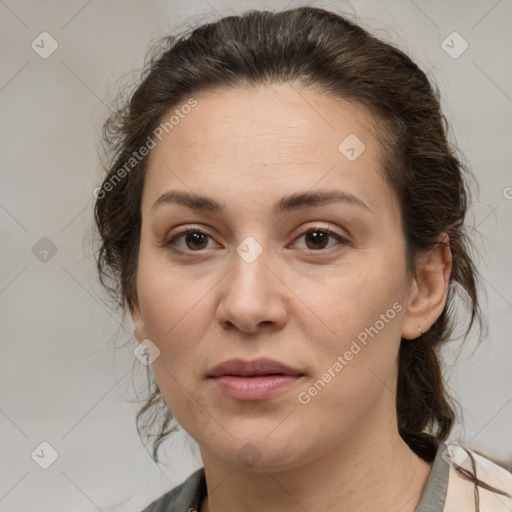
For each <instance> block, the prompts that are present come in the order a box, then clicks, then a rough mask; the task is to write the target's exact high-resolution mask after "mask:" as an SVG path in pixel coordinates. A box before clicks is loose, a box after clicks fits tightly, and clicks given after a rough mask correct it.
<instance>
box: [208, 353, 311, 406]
mask: <svg viewBox="0 0 512 512" xmlns="http://www.w3.org/2000/svg"><path fill="white" fill-rule="evenodd" d="M304 376H305V374H304V373H302V372H301V371H299V370H296V369H294V368H291V367H289V366H286V365H284V364H282V363H279V362H278V361H273V360H271V359H265V358H261V359H255V360H253V361H243V360H241V359H230V360H229V361H225V362H223V363H221V364H219V365H217V366H216V367H215V368H214V369H213V370H212V371H211V372H210V374H209V375H208V378H210V379H212V380H213V381H214V382H215V383H216V384H217V389H219V390H220V391H221V392H222V393H223V394H224V395H225V396H226V397H228V398H231V399H232V400H240V401H250V400H267V399H269V398H272V397H273V396H275V395H277V394H278V393H280V392H282V391H284V390H286V389H288V388H290V387H291V386H292V385H293V384H295V383H296V382H298V381H299V380H300V379H302V377H304Z"/></svg>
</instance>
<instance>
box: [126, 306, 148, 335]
mask: <svg viewBox="0 0 512 512" xmlns="http://www.w3.org/2000/svg"><path fill="white" fill-rule="evenodd" d="M130 314H131V315H132V322H133V329H134V331H133V332H134V334H135V337H136V338H137V341H138V342H139V343H142V342H143V341H144V340H145V339H147V338H148V336H147V333H146V328H145V326H144V322H143V320H142V316H141V314H140V309H139V305H138V304H131V305H130Z"/></svg>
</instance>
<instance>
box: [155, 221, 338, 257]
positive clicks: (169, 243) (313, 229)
mask: <svg viewBox="0 0 512 512" xmlns="http://www.w3.org/2000/svg"><path fill="white" fill-rule="evenodd" d="M313 232H321V233H325V234H326V235H328V236H329V237H332V238H335V239H337V240H338V242H339V243H338V244H337V245H346V244H348V240H347V239H346V238H344V237H342V236H340V235H338V234H337V233H335V232H334V231H332V230H330V229H327V228H324V227H322V226H313V227H311V228H308V229H307V230H306V231H304V232H303V233H301V234H300V235H299V236H298V237H297V238H296V239H295V240H298V239H299V238H301V237H303V236H304V235H307V234H308V233H313ZM189 233H196V234H201V235H205V236H207V237H208V238H210V239H213V237H211V236H210V235H209V234H208V233H205V232H204V231H202V230H201V229H199V228H195V227H189V228H187V229H184V230H182V231H179V232H178V233H175V234H174V235H173V236H172V237H171V238H169V239H168V240H167V241H165V242H164V243H163V246H164V247H167V248H170V249H172V250H175V251H178V252H179V251H181V252H185V253H198V254H201V253H203V252H205V249H200V250H197V251H193V250H190V249H182V248H181V247H177V246H176V244H175V241H176V240H177V239H179V238H181V237H183V236H186V235H188V234H189ZM331 249H332V247H331V248H328V249H319V250H314V249H309V251H310V252H313V253H319V252H327V251H330V250H331ZM306 250H308V249H306Z"/></svg>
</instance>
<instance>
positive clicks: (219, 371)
mask: <svg viewBox="0 0 512 512" xmlns="http://www.w3.org/2000/svg"><path fill="white" fill-rule="evenodd" d="M226 375H229V376H236V377H258V376H262V375H289V376H295V377H300V376H302V375H304V374H303V373H302V372H300V371H299V370H296V369H295V368H291V367H289V366H286V365H284V364H283V363H280V362H278V361H274V360H272V359H267V358H260V359H254V360H253V361H244V360H243V359H229V360H228V361H224V362H223V363H220V364H218V365H217V366H215V368H213V370H212V371H211V372H210V373H209V374H208V377H212V378H216V377H224V376H226Z"/></svg>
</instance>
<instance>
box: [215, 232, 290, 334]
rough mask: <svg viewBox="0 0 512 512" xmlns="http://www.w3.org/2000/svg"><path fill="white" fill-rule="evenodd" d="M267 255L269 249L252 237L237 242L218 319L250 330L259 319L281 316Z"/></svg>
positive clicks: (276, 320)
mask: <svg viewBox="0 0 512 512" xmlns="http://www.w3.org/2000/svg"><path fill="white" fill-rule="evenodd" d="M270 255H271V251H270V250H269V249H268V248H267V247H265V248H264V247H263V246H262V245H261V244H260V243H259V242H258V241H257V240H256V239H255V238H253V237H246V238H245V239H244V240H243V241H242V242H241V243H240V244H239V245H238V246H237V248H236V254H235V255H234V260H233V268H232V270H231V272H229V274H228V276H226V277H227V281H226V285H225V288H224V291H223V293H222V297H221V299H220V303H219V307H218V315H217V316H218V319H219V321H220V322H221V323H223V324H226V323H228V324H233V325H236V326H237V327H238V328H239V329H240V330H244V331H247V332H252V331H254V330H255V329H256V328H257V326H258V325H259V324H261V323H268V322H273V323H281V322H282V321H283V320H284V313H285V308H284V305H283V303H282V302H283V301H282V300H280V296H279V295H280V292H279V289H278V288H279V287H278V283H277V278H276V276H275V275H274V273H273V272H272V271H271V270H270V268H271V267H272V261H271V259H272V258H271V257H270ZM281 299H282V298H281Z"/></svg>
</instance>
